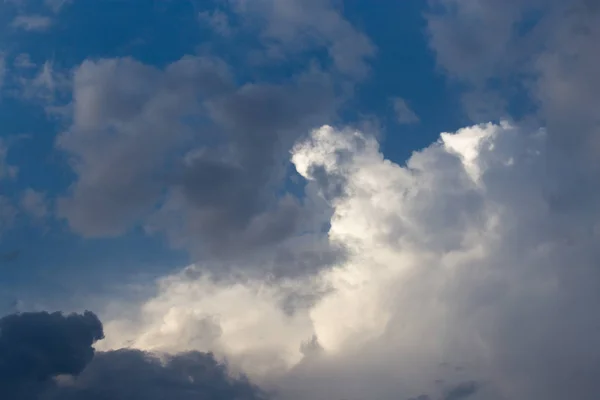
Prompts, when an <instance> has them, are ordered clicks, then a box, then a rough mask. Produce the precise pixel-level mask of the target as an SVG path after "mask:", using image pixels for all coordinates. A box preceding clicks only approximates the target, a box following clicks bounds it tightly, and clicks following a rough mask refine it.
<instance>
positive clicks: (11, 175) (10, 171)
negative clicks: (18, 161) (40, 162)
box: [0, 138, 19, 181]
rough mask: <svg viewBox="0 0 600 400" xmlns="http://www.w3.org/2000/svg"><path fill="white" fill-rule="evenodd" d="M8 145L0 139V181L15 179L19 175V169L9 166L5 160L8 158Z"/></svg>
mask: <svg viewBox="0 0 600 400" xmlns="http://www.w3.org/2000/svg"><path fill="white" fill-rule="evenodd" d="M8 147H9V146H8V143H6V141H5V140H4V139H2V138H0V181H1V180H4V179H15V178H16V177H17V175H18V173H19V168H18V167H16V166H14V165H10V164H9V163H8V160H7V159H6V158H7V156H8V150H9V148H8Z"/></svg>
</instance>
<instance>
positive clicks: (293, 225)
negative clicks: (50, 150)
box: [57, 1, 373, 257]
mask: <svg viewBox="0 0 600 400" xmlns="http://www.w3.org/2000/svg"><path fill="white" fill-rule="evenodd" d="M231 6H232V10H233V11H234V12H235V13H236V15H237V17H238V19H242V20H243V21H244V22H243V24H242V25H243V27H244V29H246V28H248V25H252V24H254V23H255V22H256V21H257V20H259V19H261V16H262V17H263V19H264V22H263V23H262V24H261V25H260V29H259V34H260V35H261V36H260V37H261V38H262V40H265V41H269V43H270V41H271V40H276V39H275V37H276V36H277V35H275V33H282V35H283V36H281V41H278V40H276V41H277V42H278V46H283V47H284V48H285V49H286V50H289V51H292V52H293V51H295V46H296V41H295V40H294V37H298V40H299V41H300V42H301V43H302V45H301V46H300V47H301V48H302V51H304V50H306V49H321V48H327V49H329V53H330V56H331V59H332V60H333V64H332V65H331V66H329V67H322V66H319V65H317V64H310V65H309V66H308V67H307V68H306V69H304V70H303V71H301V72H298V73H297V74H295V75H294V76H292V77H290V78H288V79H286V80H284V81H279V82H277V83H272V82H268V81H258V82H246V83H237V82H234V78H233V77H232V76H231V75H232V74H231V73H230V72H229V68H228V67H227V66H226V65H225V64H224V63H223V62H221V61H218V60H216V59H214V58H208V57H184V58H183V59H181V60H179V61H177V62H174V63H172V64H171V65H169V66H167V67H166V68H165V69H164V70H159V69H156V68H154V67H150V66H147V65H144V64H142V63H139V62H137V61H134V60H131V59H113V60H97V61H91V60H88V61H86V62H84V63H83V64H81V65H80V66H79V67H77V68H76V69H75V71H74V79H73V103H72V106H73V110H74V111H73V121H72V124H71V126H70V127H69V129H68V130H67V131H66V132H64V133H63V134H61V135H60V136H59V138H58V139H57V147H58V148H59V149H60V150H63V151H65V152H66V153H67V154H68V155H69V157H70V162H71V166H72V168H73V170H74V172H75V174H76V176H77V178H76V180H75V182H74V183H73V185H72V186H71V187H70V189H69V192H68V194H67V195H66V196H64V197H63V198H61V199H59V201H58V202H57V205H58V214H59V215H60V216H61V217H64V218H66V219H67V220H68V222H69V225H70V226H71V228H72V229H73V230H74V231H75V232H78V233H81V234H83V235H86V236H107V235H119V234H121V233H123V232H125V231H127V230H128V229H130V228H131V227H132V226H143V227H145V228H146V230H147V231H148V232H152V233H156V234H165V235H166V237H167V238H168V239H169V241H170V243H172V244H173V245H174V246H178V247H184V248H186V249H189V250H191V251H192V253H193V254H194V255H195V256H197V255H202V256H206V255H207V254H212V253H216V254H218V255H219V256H221V257H223V256H236V255H238V254H241V253H242V252H248V251H252V250H253V249H260V248H263V247H265V246H266V245H270V244H276V243H279V242H281V241H283V240H285V239H287V238H288V237H290V236H293V235H294V234H295V233H297V232H298V231H301V230H303V229H305V228H306V227H307V223H306V222H305V220H312V218H311V217H308V216H306V214H307V207H309V206H311V205H306V204H304V202H303V201H301V200H299V199H296V198H295V196H292V195H287V196H279V195H275V194H274V193H276V192H278V191H281V187H282V182H283V180H284V179H285V178H286V176H287V175H288V167H289V160H288V156H289V150H290V149H291V147H292V145H293V143H294V142H295V141H296V140H298V139H299V138H301V137H302V136H303V135H305V134H306V132H308V131H309V130H310V129H311V128H312V127H314V126H318V125H320V124H322V123H324V122H326V121H328V120H330V119H331V118H333V117H335V113H336V110H337V109H338V106H339V104H340V102H341V101H342V97H343V96H344V95H346V93H347V88H348V85H346V84H349V85H350V86H352V84H353V82H354V79H355V78H357V77H359V76H363V75H364V73H366V70H367V64H366V62H367V59H368V57H369V56H370V55H371V54H372V53H373V46H372V45H371V44H370V42H369V41H368V39H367V38H366V37H365V36H364V35H363V34H362V33H360V32H358V31H357V30H355V29H354V28H353V27H352V25H351V24H350V23H349V22H348V21H346V20H345V19H344V18H343V17H342V15H341V14H340V12H339V11H338V10H337V9H335V8H334V7H333V6H332V5H331V4H329V3H328V2H321V1H314V2H310V3H305V2H291V1H290V2H285V3H277V4H275V3H269V2H261V3H260V4H259V3H256V4H253V5H250V4H242V3H241V2H232V3H231ZM311 17H317V19H316V20H314V19H312V18H311ZM282 18H287V22H286V23H285V24H282V21H283V20H282ZM322 23H326V26H324V25H323V24H322ZM288 29H289V30H288ZM282 30H285V32H283V31H282ZM245 32H247V31H245ZM304 32H312V33H310V34H309V38H304V37H303V34H304ZM350 41H351V42H352V43H350ZM265 43H266V42H265ZM350 44H351V45H350Z"/></svg>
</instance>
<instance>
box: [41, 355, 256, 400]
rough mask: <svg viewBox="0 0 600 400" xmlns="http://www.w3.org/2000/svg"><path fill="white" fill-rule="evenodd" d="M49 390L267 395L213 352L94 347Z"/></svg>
mask: <svg viewBox="0 0 600 400" xmlns="http://www.w3.org/2000/svg"><path fill="white" fill-rule="evenodd" d="M47 396H48V398H50V399H65V400H83V399H86V400H96V399H98V400H99V399H106V398H111V399H120V398H124V397H127V398H131V399H140V400H142V399H144V400H154V399H156V400H159V399H171V398H176V399H182V400H186V399H190V400H191V399H198V398H201V399H207V400H224V399H240V400H264V399H265V398H266V396H265V395H263V393H261V391H260V389H259V388H257V387H255V386H254V385H252V384H251V383H250V382H248V381H247V379H245V378H244V377H238V378H233V377H231V376H230V375H229V373H228V371H227V369H226V367H225V366H224V365H221V364H218V363H217V362H216V361H215V360H214V358H213V357H212V355H211V354H205V353H198V352H192V353H186V354H178V355H174V356H163V357H159V356H156V355H152V354H148V353H143V352H140V351H136V350H126V349H123V350H118V351H113V352H107V353H98V354H97V355H96V357H95V358H94V360H93V361H92V362H91V363H90V365H89V366H88V367H87V368H86V369H85V370H84V371H83V373H82V374H81V375H80V376H79V377H77V379H76V380H74V381H66V382H65V383H64V384H62V385H61V384H59V385H58V387H57V388H56V389H55V390H53V391H49V392H48V394H47Z"/></svg>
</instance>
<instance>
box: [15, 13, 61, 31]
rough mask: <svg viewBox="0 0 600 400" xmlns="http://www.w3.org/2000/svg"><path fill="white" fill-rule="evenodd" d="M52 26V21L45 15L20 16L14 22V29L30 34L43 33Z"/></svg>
mask: <svg viewBox="0 0 600 400" xmlns="http://www.w3.org/2000/svg"><path fill="white" fill-rule="evenodd" d="M51 25H52V19H51V18H50V17H46V16H43V15H19V16H17V17H15V19H14V20H13V22H12V26H13V27H14V28H17V29H23V30H25V31H30V32H43V31H46V30H48V29H49V28H50V26H51Z"/></svg>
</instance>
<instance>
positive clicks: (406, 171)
mask: <svg viewBox="0 0 600 400" xmlns="http://www.w3.org/2000/svg"><path fill="white" fill-rule="evenodd" d="M548 140H549V136H548V133H547V132H546V131H545V130H543V129H531V128H529V127H527V126H522V127H520V126H517V125H511V124H509V123H506V122H505V123H502V124H500V125H494V124H482V125H475V126H471V127H467V128H464V129H461V130H459V131H457V132H456V133H444V134H442V135H441V136H440V139H439V141H437V142H435V143H433V144H431V145H430V146H429V147H427V148H425V149H423V150H421V151H418V152H415V153H414V154H413V155H412V156H411V158H410V159H409V160H408V161H407V163H406V165H405V166H400V165H397V164H394V163H392V162H391V161H389V160H386V159H385V158H384V157H383V155H382V154H381V152H380V150H379V146H378V143H377V141H376V140H375V139H374V138H373V137H370V136H368V135H364V134H362V133H360V132H357V131H354V130H350V129H348V130H337V129H334V128H331V127H328V126H324V127H322V128H320V129H317V130H315V131H314V132H313V133H312V135H311V137H310V138H309V139H308V140H306V141H301V142H299V143H298V144H297V146H295V147H294V150H293V153H292V161H293V163H294V164H295V166H296V168H297V170H298V172H299V173H300V174H301V175H302V176H303V177H305V179H307V180H308V185H309V186H310V187H312V188H314V189H315V191H316V192H317V193H322V195H323V196H326V197H327V199H328V200H327V201H328V202H329V204H330V205H331V207H332V208H333V215H332V216H331V220H330V228H329V233H328V235H329V241H330V242H332V243H340V244H343V246H344V247H345V248H346V251H347V255H346V258H345V259H339V260H336V261H335V262H334V263H333V265H332V266H331V267H330V268H325V269H323V270H321V271H319V272H318V273H317V274H316V275H312V276H311V277H307V276H301V277H296V278H288V279H284V280H273V281H268V280H267V281H265V280H262V279H258V280H240V281H231V280H223V279H214V278H211V277H210V276H208V275H206V273H205V272H204V271H205V270H206V269H205V266H203V265H198V266H196V267H192V268H190V269H187V270H186V271H184V272H182V273H180V274H176V275H173V276H170V277H165V278H163V279H161V280H160V283H159V285H158V287H157V290H158V294H157V296H156V297H154V298H151V299H148V300H147V301H146V302H145V303H143V304H142V305H141V306H140V308H137V307H135V306H132V308H130V309H129V310H123V312H125V315H128V313H130V315H129V316H125V317H120V318H119V317H117V316H115V317H112V318H109V322H108V323H107V325H106V329H107V332H108V333H109V335H108V336H109V338H110V339H108V340H107V341H105V342H103V343H101V346H106V348H112V347H119V346H120V344H119V343H124V342H127V341H128V340H132V342H130V343H131V344H132V346H134V347H136V348H140V349H148V350H156V351H162V350H164V351H168V352H177V351H182V350H191V349H201V350H207V349H213V350H214V351H215V354H216V355H217V356H218V357H224V358H227V359H228V360H229V361H230V363H231V365H232V368H236V367H237V368H240V369H241V370H242V371H246V372H247V373H248V374H249V375H250V376H251V377H252V379H253V380H254V381H255V382H257V383H259V384H261V386H263V387H265V388H266V389H269V390H270V389H274V390H275V388H276V389H277V391H278V393H280V394H281V396H283V398H285V399H306V398H313V399H329V398H348V397H350V396H352V397H353V398H381V399H396V398H410V397H415V396H419V395H420V394H422V393H429V396H430V398H447V399H459V398H471V397H472V398H486V399H501V398H511V399H527V398H544V399H549V400H554V399H557V400H558V399H562V398H565V397H568V396H569V395H575V396H576V397H577V398H578V399H593V398H595V394H596V393H597V390H598V384H597V380H596V379H595V376H596V374H597V373H598V372H600V371H598V369H597V368H598V366H597V363H596V361H595V360H597V358H598V356H600V354H598V351H597V349H599V348H600V346H599V345H600V343H598V339H597V338H596V337H595V335H594V330H593V329H591V327H593V326H595V325H596V324H598V323H600V320H599V319H598V316H597V314H596V313H594V312H593V304H595V303H596V302H597V301H598V300H600V299H599V298H598V296H599V295H598V293H600V291H599V290H598V289H600V288H599V287H598V282H599V280H598V279H597V274H598V271H597V268H595V265H596V262H595V260H596V250H595V248H596V245H595V243H596V240H597V237H596V236H597V227H596V226H597V221H598V219H597V218H598V217H597V214H593V213H587V214H586V216H587V219H582V218H580V213H579V210H577V209H573V208H561V209H557V208H556V207H555V206H554V203H553V202H554V200H553V196H552V195H550V193H549V191H548V187H549V185H550V184H552V180H556V179H561V178H562V176H552V177H551V176H548V170H547V169H546V167H547V165H548V162H549V159H548V157H551V156H553V154H551V153H548V152H547V150H548V147H547V143H548ZM315 171H319V173H318V174H315ZM331 182H337V183H336V184H339V185H340V190H337V191H331V190H330V187H329V186H330V184H331ZM249 262H251V261H249ZM290 294H293V296H292V298H296V299H302V298H304V299H306V300H305V301H304V302H302V301H301V302H299V303H297V304H296V306H295V308H294V309H293V311H292V312H291V313H290V312H286V310H285V304H286V299H288V298H290ZM315 338H316V339H315ZM315 340H316V343H317V344H318V346H317V348H321V349H322V350H321V351H317V352H316V353H312V352H308V353H307V352H306V351H303V349H305V348H306V343H311V342H314V341H315ZM307 354H308V355H307Z"/></svg>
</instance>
